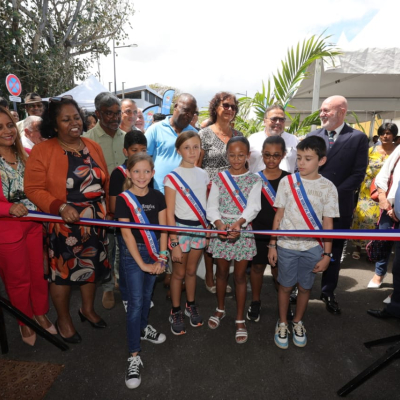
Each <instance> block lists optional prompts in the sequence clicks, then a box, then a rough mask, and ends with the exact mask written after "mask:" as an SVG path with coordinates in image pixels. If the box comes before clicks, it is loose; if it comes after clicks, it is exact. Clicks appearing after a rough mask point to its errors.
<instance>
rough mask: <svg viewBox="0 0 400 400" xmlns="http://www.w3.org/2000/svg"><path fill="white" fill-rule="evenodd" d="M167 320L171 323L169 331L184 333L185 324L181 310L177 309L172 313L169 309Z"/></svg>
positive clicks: (175, 333) (176, 333) (178, 333)
mask: <svg viewBox="0 0 400 400" xmlns="http://www.w3.org/2000/svg"><path fill="white" fill-rule="evenodd" d="M169 322H170V323H171V332H172V333H173V334H174V335H184V334H185V333H186V326H185V322H184V321H183V313H182V310H179V311H177V312H175V313H173V312H172V310H171V315H170V316H169Z"/></svg>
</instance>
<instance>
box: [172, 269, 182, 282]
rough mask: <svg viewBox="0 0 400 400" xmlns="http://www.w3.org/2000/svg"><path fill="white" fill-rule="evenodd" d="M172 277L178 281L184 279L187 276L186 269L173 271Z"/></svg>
mask: <svg viewBox="0 0 400 400" xmlns="http://www.w3.org/2000/svg"><path fill="white" fill-rule="evenodd" d="M172 278H173V279H176V280H178V281H182V280H183V279H184V278H185V271H184V270H182V271H181V270H179V271H172Z"/></svg>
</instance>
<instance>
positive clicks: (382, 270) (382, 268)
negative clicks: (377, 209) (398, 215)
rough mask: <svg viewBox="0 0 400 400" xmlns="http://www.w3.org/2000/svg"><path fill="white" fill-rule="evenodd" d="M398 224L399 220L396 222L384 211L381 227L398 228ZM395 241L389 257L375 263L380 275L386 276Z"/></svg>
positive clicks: (376, 270)
mask: <svg viewBox="0 0 400 400" xmlns="http://www.w3.org/2000/svg"><path fill="white" fill-rule="evenodd" d="M398 225H399V224H398V223H397V222H395V221H394V220H393V219H392V218H390V217H389V215H387V212H386V211H383V212H382V216H381V219H380V221H379V229H391V228H392V229H397V227H398ZM393 243H395V242H390V251H389V252H388V255H387V257H386V258H384V259H382V260H379V261H377V262H376V263H375V274H376V275H378V276H385V275H386V273H387V269H388V263H389V258H390V255H391V253H392V247H393Z"/></svg>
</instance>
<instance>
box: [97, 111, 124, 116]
mask: <svg viewBox="0 0 400 400" xmlns="http://www.w3.org/2000/svg"><path fill="white" fill-rule="evenodd" d="M100 112H101V114H103V115H105V116H106V117H107V118H111V117H120V116H121V114H122V112H121V110H119V111H117V112H113V111H100Z"/></svg>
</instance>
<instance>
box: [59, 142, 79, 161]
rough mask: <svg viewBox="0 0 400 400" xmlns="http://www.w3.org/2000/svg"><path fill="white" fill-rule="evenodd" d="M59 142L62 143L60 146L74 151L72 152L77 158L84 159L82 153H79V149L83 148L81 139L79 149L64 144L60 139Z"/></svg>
mask: <svg viewBox="0 0 400 400" xmlns="http://www.w3.org/2000/svg"><path fill="white" fill-rule="evenodd" d="M58 141H59V142H60V144H62V145H63V146H64V147H66V148H67V149H70V150H72V152H73V153H75V154H76V155H77V157H82V156H81V153H79V149H80V148H81V146H82V141H81V140H80V139H79V146H78V148H77V149H75V148H73V147H71V146H69V145H67V144H66V143H64V142H63V141H62V140H60V139H58Z"/></svg>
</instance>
